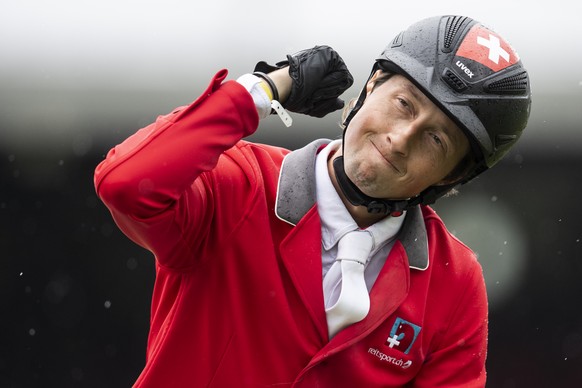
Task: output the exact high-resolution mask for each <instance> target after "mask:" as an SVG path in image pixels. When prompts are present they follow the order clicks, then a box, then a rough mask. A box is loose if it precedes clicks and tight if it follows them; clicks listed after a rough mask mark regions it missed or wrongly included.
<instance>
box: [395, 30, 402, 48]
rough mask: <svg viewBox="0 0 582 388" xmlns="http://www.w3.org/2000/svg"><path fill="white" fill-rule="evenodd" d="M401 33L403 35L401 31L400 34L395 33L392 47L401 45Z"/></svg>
mask: <svg viewBox="0 0 582 388" xmlns="http://www.w3.org/2000/svg"><path fill="white" fill-rule="evenodd" d="M403 35H404V32H401V33H400V34H398V35H396V37H395V38H394V40H393V41H392V47H398V46H402V38H403Z"/></svg>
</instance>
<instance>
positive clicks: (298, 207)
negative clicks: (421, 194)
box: [275, 139, 429, 271]
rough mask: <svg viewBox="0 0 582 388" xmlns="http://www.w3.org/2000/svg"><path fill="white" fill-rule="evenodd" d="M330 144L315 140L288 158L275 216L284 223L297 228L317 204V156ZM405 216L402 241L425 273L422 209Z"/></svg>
mask: <svg viewBox="0 0 582 388" xmlns="http://www.w3.org/2000/svg"><path fill="white" fill-rule="evenodd" d="M329 142H330V140H327V139H319V140H315V141H314V142H311V143H309V144H307V145H306V146H305V147H303V148H300V149H298V150H296V151H293V152H291V153H289V154H287V156H285V159H284V160H283V164H282V166H281V172H280V174H279V187H278V189H277V200H276V204H275V213H276V215H277V217H278V218H280V219H281V220H283V221H285V222H288V223H289V224H291V225H294V226H295V225H297V223H298V222H299V221H300V220H301V218H303V216H304V215H305V214H306V213H307V212H308V211H309V209H311V207H312V206H313V205H314V204H315V202H316V200H317V197H316V188H315V159H316V154H317V151H318V150H319V148H320V147H321V146H324V145H326V144H328V143H329ZM405 217H406V218H405V219H404V224H403V225H402V229H401V230H400V233H399V235H398V239H399V240H400V242H401V243H402V246H403V247H404V250H405V251H406V254H407V256H408V262H409V264H410V268H414V269H417V270H421V271H423V270H425V269H427V268H428V265H429V260H428V238H427V233H426V226H425V224H424V219H423V216H422V211H421V209H420V206H416V207H414V208H412V209H410V210H408V211H407V212H406V216H405Z"/></svg>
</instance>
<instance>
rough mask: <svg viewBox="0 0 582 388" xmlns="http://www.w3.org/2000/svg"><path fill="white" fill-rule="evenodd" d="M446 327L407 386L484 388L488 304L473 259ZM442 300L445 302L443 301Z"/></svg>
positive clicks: (480, 276) (480, 271) (479, 273)
mask: <svg viewBox="0 0 582 388" xmlns="http://www.w3.org/2000/svg"><path fill="white" fill-rule="evenodd" d="M465 284H466V285H465V287H464V289H461V290H460V293H459V295H461V297H460V301H459V302H458V305H457V307H456V308H455V310H453V311H454V312H453V314H452V315H451V317H450V320H449V321H448V322H449V323H448V328H447V329H446V330H445V332H444V333H442V337H441V338H440V339H439V340H438V343H436V344H435V347H434V349H436V350H435V351H433V352H431V353H430V354H428V355H427V358H426V360H425V363H424V365H423V367H422V369H421V371H420V373H419V374H418V375H417V376H416V378H415V379H414V381H413V383H412V384H410V387H415V388H420V387H423V388H428V387H431V388H435V387H447V388H453V387H459V388H460V387H470V388H478V387H484V386H485V381H486V372H485V360H486V356H487V330H488V305H487V294H486V289H485V282H484V279H483V275H482V270H481V266H480V265H479V264H478V263H477V262H475V265H474V267H473V271H472V272H470V273H469V276H468V279H467V282H466V283H465ZM445 303H446V302H445Z"/></svg>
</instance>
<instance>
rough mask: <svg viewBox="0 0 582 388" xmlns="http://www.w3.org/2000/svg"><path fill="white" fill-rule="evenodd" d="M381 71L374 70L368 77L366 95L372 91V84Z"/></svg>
mask: <svg viewBox="0 0 582 388" xmlns="http://www.w3.org/2000/svg"><path fill="white" fill-rule="evenodd" d="M381 73H382V70H376V72H375V73H374V74H373V75H372V76H371V77H370V79H369V80H368V82H367V83H366V95H369V94H370V93H372V90H374V85H375V84H376V80H377V79H378V77H379V76H380V74H381Z"/></svg>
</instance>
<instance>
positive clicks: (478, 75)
mask: <svg viewBox="0 0 582 388" xmlns="http://www.w3.org/2000/svg"><path fill="white" fill-rule="evenodd" d="M378 69H382V70H384V71H386V72H389V73H397V74H401V75H403V76H405V77H406V78H408V79H409V80H410V81H411V82H413V83H414V84H415V85H416V86H417V87H418V88H419V89H420V90H421V91H422V92H423V93H424V94H425V95H426V96H427V97H428V98H430V99H431V100H432V101H433V103H435V105H437V106H438V107H439V108H440V109H441V110H442V111H443V112H444V113H445V114H447V115H448V116H449V117H450V118H451V119H452V120H453V121H454V122H455V123H456V124H457V125H458V126H459V128H461V130H463V131H464V133H465V135H466V136H467V138H468V139H469V142H470V144H471V148H472V151H473V156H474V158H475V159H476V161H477V164H476V165H475V166H474V168H472V170H471V171H469V172H468V173H467V174H466V175H465V176H464V177H463V178H461V180H459V181H458V182H456V183H454V184H451V185H445V186H431V187H429V188H428V189H426V190H425V191H423V192H422V193H420V194H419V195H418V196H417V197H414V198H411V199H408V200H386V199H379V198H372V197H369V196H367V195H366V194H364V193H362V192H361V191H360V190H359V189H358V188H357V187H356V186H355V185H354V184H353V182H351V181H350V180H349V178H348V177H347V176H346V174H345V171H344V167H343V157H339V158H337V159H336V160H335V161H334V167H335V170H336V175H337V178H338V181H339V184H340V187H341V188H342V191H343V192H344V194H345V195H346V196H347V197H348V199H349V200H350V202H352V203H353V204H354V205H364V206H367V207H368V211H369V212H371V213H385V214H389V213H394V212H400V211H402V210H406V209H408V208H411V207H413V206H416V205H418V204H431V203H434V202H435V201H436V200H437V199H438V198H440V197H441V196H443V195H444V194H445V193H447V192H448V191H449V190H450V189H451V188H453V187H454V186H457V185H459V184H464V183H466V182H468V181H470V180H471V179H473V178H475V177H476V176H477V175H479V174H481V173H482V172H483V171H485V170H487V169H489V168H491V167H492V166H493V165H495V164H496V163H497V162H498V161H499V160H500V159H501V158H502V157H503V156H504V155H505V154H506V153H507V152H508V151H509V149H510V148H511V147H512V146H513V145H514V144H515V143H516V141H517V140H518V138H519V137H520V136H521V133H522V131H523V129H524V128H525V126H526V124H527V121H528V118H529V113H530V106H531V92H530V82H529V77H528V74H527V71H526V70H525V68H524V67H523V65H522V63H521V60H520V59H519V56H518V55H517V53H516V52H515V51H514V50H513V49H512V48H511V46H510V45H509V44H508V43H507V42H506V41H505V40H504V39H503V38H502V37H501V36H499V35H498V34H496V33H495V32H493V31H492V30H490V29H488V28H487V27H485V26H483V25H482V24H480V23H479V22H477V21H475V20H473V19H471V18H469V17H466V16H451V15H447V16H437V17H431V18H428V19H424V20H421V21H419V22H417V23H415V24H413V25H412V26H410V27H409V28H408V29H407V30H405V31H403V32H401V33H400V34H398V35H397V36H396V38H394V40H393V41H392V43H390V44H389V45H388V46H387V47H386V49H385V50H384V51H383V52H382V54H381V55H380V56H379V57H378V58H376V62H375V64H374V66H373V68H372V72H371V74H370V78H371V77H372V75H373V74H374V73H375V72H376V71H377V70H378ZM370 78H368V80H369V79H370ZM365 98H366V88H365V86H364V88H363V89H362V92H361V93H360V96H359V98H358V100H357V102H356V104H355V106H354V108H353V109H352V111H351V112H350V113H349V115H348V116H347V118H346V120H345V122H344V128H345V129H344V134H345V131H346V130H348V129H349V123H350V121H351V119H352V118H353V117H354V115H355V114H356V113H357V112H358V110H359V109H360V107H361V106H362V104H363V103H364V100H365Z"/></svg>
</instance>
